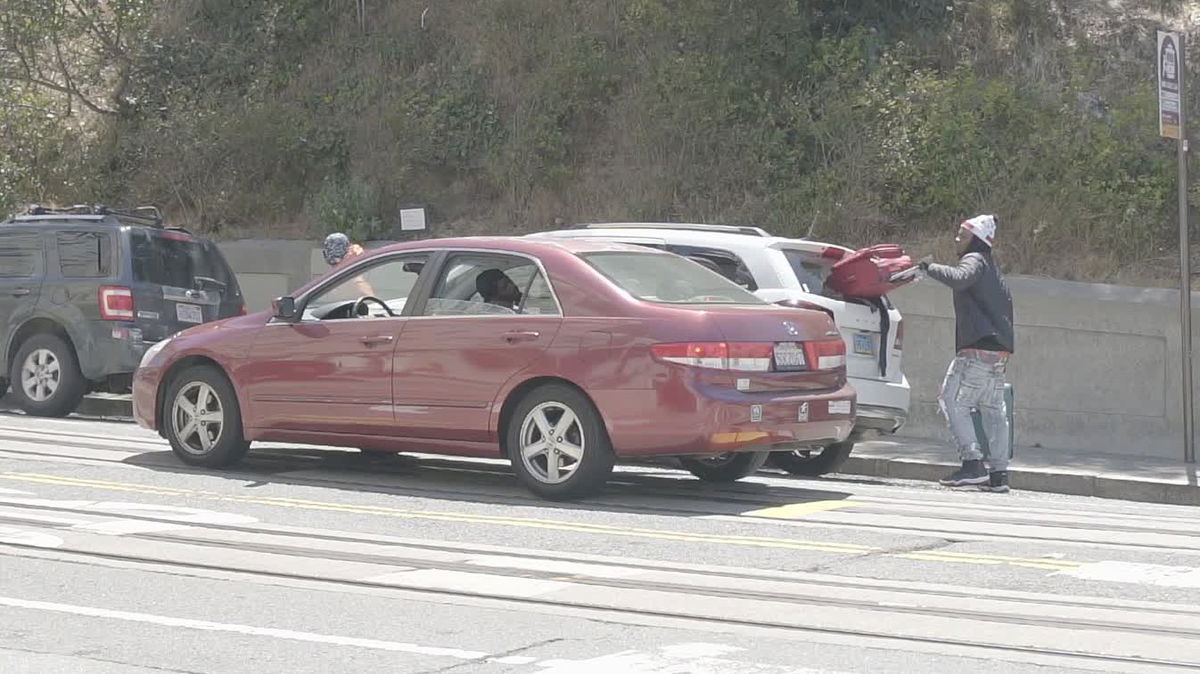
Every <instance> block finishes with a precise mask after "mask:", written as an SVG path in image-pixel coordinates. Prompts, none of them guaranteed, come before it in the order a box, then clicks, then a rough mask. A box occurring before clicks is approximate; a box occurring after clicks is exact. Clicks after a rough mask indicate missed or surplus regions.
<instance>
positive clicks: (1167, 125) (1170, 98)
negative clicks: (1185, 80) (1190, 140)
mask: <svg viewBox="0 0 1200 674" xmlns="http://www.w3.org/2000/svg"><path fill="white" fill-rule="evenodd" d="M1181 47H1182V43H1181V42H1180V40H1179V33H1167V32H1165V31H1161V30H1160V31H1158V52H1157V54H1158V134H1159V135H1160V136H1162V137H1163V138H1174V139H1176V140H1180V139H1181V138H1182V137H1183V134H1182V133H1180V127H1181V126H1182V124H1181V119H1180V118H1181V117H1182V116H1183V111H1182V110H1181V109H1180V99H1179V93H1180V92H1179V84H1180V81H1181V80H1182V75H1183V64H1182V60H1181V58H1180V56H1181V55H1182V52H1183V50H1182V48H1181Z"/></svg>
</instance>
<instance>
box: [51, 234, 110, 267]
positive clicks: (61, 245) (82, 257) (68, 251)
mask: <svg viewBox="0 0 1200 674" xmlns="http://www.w3.org/2000/svg"><path fill="white" fill-rule="evenodd" d="M55 239H56V243H57V247H58V264H59V269H60V271H62V275H63V278H106V277H108V276H110V275H112V237H111V236H109V234H108V233H107V232H58V233H57V234H56V235H55Z"/></svg>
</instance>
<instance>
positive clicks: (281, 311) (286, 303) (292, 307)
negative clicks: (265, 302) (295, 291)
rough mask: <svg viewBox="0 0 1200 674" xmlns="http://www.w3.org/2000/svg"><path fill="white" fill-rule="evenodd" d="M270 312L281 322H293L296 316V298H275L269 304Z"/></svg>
mask: <svg viewBox="0 0 1200 674" xmlns="http://www.w3.org/2000/svg"><path fill="white" fill-rule="evenodd" d="M271 311H272V313H273V314H274V315H275V318H278V319H279V320H281V321H286V322H288V323H292V322H295V320H296V318H297V316H296V298H294V297H291V296H284V297H279V298H276V299H275V300H274V301H272V302H271Z"/></svg>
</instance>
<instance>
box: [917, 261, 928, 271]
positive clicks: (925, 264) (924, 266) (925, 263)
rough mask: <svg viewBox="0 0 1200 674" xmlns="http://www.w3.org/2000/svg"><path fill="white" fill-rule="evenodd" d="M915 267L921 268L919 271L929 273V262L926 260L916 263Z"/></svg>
mask: <svg viewBox="0 0 1200 674" xmlns="http://www.w3.org/2000/svg"><path fill="white" fill-rule="evenodd" d="M917 266H918V267H920V268H921V271H929V262H928V261H927V260H921V261H920V262H918V263H917Z"/></svg>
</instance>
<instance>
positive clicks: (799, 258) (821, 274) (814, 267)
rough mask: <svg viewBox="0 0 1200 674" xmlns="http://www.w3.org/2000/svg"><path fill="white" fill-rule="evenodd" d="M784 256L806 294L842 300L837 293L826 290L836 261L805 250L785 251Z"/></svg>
mask: <svg viewBox="0 0 1200 674" xmlns="http://www.w3.org/2000/svg"><path fill="white" fill-rule="evenodd" d="M783 255H784V257H786V258H787V261H788V265H789V266H791V268H792V273H793V274H795V275H796V280H797V281H799V282H800V287H801V288H803V289H804V290H805V291H806V292H810V293H813V294H815V295H824V296H826V297H833V298H835V299H840V295H838V294H837V293H836V292H833V291H832V290H826V289H825V279H827V278H829V272H830V271H831V270H832V269H833V263H834V262H835V260H830V259H828V258H823V257H821V256H820V255H817V254H816V253H810V252H808V251H804V250H787V249H785V250H784V251H783Z"/></svg>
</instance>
